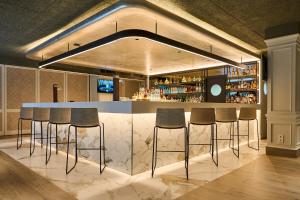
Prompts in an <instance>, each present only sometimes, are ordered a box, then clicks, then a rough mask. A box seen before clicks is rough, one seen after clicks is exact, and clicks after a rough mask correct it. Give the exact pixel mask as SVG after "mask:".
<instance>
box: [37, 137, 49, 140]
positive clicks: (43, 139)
mask: <svg viewBox="0 0 300 200" xmlns="http://www.w3.org/2000/svg"><path fill="white" fill-rule="evenodd" d="M34 139H43V140H47V138H37V137H35V138H34Z"/></svg>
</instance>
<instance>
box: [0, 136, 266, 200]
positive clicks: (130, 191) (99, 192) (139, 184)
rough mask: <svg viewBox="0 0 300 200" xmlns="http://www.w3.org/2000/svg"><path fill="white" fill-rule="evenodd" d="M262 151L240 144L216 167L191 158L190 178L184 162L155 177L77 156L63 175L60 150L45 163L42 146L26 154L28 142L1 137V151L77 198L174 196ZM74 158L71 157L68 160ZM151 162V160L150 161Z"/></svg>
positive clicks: (206, 157) (63, 160)
mask: <svg viewBox="0 0 300 200" xmlns="http://www.w3.org/2000/svg"><path fill="white" fill-rule="evenodd" d="M261 146H262V148H261V150H260V151H259V152H258V151H255V150H253V149H249V148H248V147H247V145H244V146H242V147H241V155H240V158H239V159H237V158H236V157H235V156H234V155H233V153H232V151H231V150H229V149H228V151H224V152H221V153H220V154H219V167H216V166H215V165H214V164H213V162H212V160H211V158H210V155H209V154H206V155H203V156H199V157H195V158H193V159H190V165H189V177H190V179H189V180H188V181H187V180H186V179H185V169H184V162H178V163H175V164H172V165H168V166H164V167H161V168H157V169H156V171H155V177H154V178H151V171H148V172H144V173H142V174H138V175H135V176H129V175H127V174H123V173H120V172H118V171H115V170H112V169H110V168H106V169H105V171H104V173H103V174H102V175H100V174H99V165H97V164H95V163H92V162H89V161H86V160H83V159H80V161H79V163H78V164H77V166H76V168H75V169H74V170H73V171H72V172H71V173H70V174H69V175H66V174H65V164H66V156H65V153H63V152H61V153H59V154H58V155H55V152H52V157H51V160H50V162H49V164H48V165H47V166H46V165H45V148H43V149H41V148H40V147H39V146H37V147H36V149H35V152H34V154H33V156H32V157H30V156H29V145H28V143H27V144H25V145H23V147H22V148H21V149H19V150H17V149H16V139H5V140H0V150H1V151H3V152H5V153H7V154H8V155H10V156H11V157H12V158H14V159H15V160H18V161H19V162H21V163H22V164H24V165H25V166H27V167H29V168H31V169H32V170H33V171H35V172H37V173H38V174H40V175H42V176H44V177H46V178H47V179H49V180H50V181H51V182H52V183H54V184H56V185H57V186H59V187H60V188H61V189H63V190H65V191H67V192H70V193H72V194H73V195H74V196H76V197H77V198H78V199H103V200H105V199H108V200H115V199H122V200H127V199H128V200H134V199H174V198H177V197H179V196H181V195H183V194H185V193H187V192H189V191H191V190H193V189H195V188H197V187H199V186H201V185H204V184H205V183H207V182H210V181H212V180H215V179H216V178H218V177H220V176H223V175H225V174H227V173H229V172H231V171H233V170H234V169H237V168H239V167H241V166H244V165H246V164H247V163H249V162H251V161H253V160H255V159H257V158H258V157H259V156H260V155H263V154H265V144H264V142H262V145H261ZM71 161H73V160H71ZM149 162H151V161H149Z"/></svg>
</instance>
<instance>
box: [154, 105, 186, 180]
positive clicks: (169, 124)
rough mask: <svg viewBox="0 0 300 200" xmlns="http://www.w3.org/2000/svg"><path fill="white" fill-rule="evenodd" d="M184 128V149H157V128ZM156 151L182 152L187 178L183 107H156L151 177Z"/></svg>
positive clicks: (155, 162) (155, 160)
mask: <svg viewBox="0 0 300 200" xmlns="http://www.w3.org/2000/svg"><path fill="white" fill-rule="evenodd" d="M159 128H160V129H184V151H160V150H157V135H158V129H159ZM157 152H184V153H185V159H184V160H185V169H186V178H187V179H188V135H187V127H186V124H185V115H184V109H182V108H176V109H170V108H158V109H157V111H156V123H155V126H154V131H153V151H152V177H153V175H154V171H155V168H156V164H157Z"/></svg>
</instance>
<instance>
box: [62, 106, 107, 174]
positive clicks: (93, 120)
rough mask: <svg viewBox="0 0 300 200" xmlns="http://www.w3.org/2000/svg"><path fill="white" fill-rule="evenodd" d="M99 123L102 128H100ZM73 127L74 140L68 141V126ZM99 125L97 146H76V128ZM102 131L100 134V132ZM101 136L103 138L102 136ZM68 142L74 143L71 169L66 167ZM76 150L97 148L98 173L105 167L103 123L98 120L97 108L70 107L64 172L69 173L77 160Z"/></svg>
mask: <svg viewBox="0 0 300 200" xmlns="http://www.w3.org/2000/svg"><path fill="white" fill-rule="evenodd" d="M101 125H102V128H103V130H102V129H101ZM71 127H74V128H75V142H70V133H71V132H70V128H71ZM94 127H99V136H100V137H99V139H100V145H99V148H78V147H77V128H94ZM101 133H102V134H101ZM102 137H103V138H102ZM102 140H103V146H102ZM70 143H74V144H75V164H74V165H73V167H72V168H71V169H68V164H69V145H70ZM78 150H99V152H100V174H102V172H103V171H104V169H105V167H106V163H105V144H104V123H102V122H99V116H98V110H97V108H72V109H71V124H70V126H69V128H68V143H67V162H66V174H69V173H70V172H71V171H72V170H73V169H74V168H75V166H76V164H77V161H78V154H77V151H78ZM101 150H103V164H104V167H103V168H102V163H101V162H102V155H101Z"/></svg>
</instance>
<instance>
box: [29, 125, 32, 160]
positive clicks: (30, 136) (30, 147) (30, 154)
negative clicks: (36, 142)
mask: <svg viewBox="0 0 300 200" xmlns="http://www.w3.org/2000/svg"><path fill="white" fill-rule="evenodd" d="M32 124H33V121H31V124H30V148H29V155H30V156H31V146H32Z"/></svg>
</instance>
